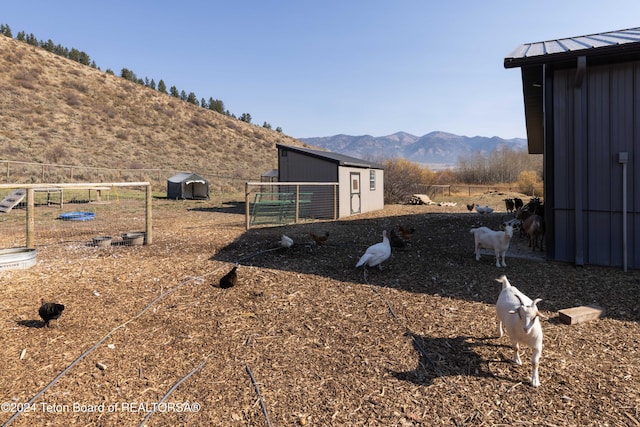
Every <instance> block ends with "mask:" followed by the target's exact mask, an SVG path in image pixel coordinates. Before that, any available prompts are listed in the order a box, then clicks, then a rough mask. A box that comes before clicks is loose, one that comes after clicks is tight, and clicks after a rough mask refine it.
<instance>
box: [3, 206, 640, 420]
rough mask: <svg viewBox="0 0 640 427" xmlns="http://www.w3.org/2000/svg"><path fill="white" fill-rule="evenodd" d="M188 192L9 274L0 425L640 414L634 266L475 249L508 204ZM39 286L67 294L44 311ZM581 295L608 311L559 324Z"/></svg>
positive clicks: (520, 246) (520, 250)
mask: <svg viewBox="0 0 640 427" xmlns="http://www.w3.org/2000/svg"><path fill="white" fill-rule="evenodd" d="M184 207H185V208H184V209H175V208H172V209H163V208H162V206H160V207H158V208H155V210H154V242H153V244H152V245H149V246H113V247H108V248H99V247H95V246H92V245H87V244H86V242H65V243H56V244H47V245H42V246H39V247H38V255H37V256H38V262H37V264H36V265H35V266H33V267H31V268H29V269H27V270H15V271H7V272H3V273H1V276H0V277H1V278H2V286H1V287H0V336H2V346H1V347H0V366H2V369H0V403H2V405H3V406H2V412H0V423H7V425H8V424H11V425H13V426H28V425H29V426H30V425H77V426H112V425H139V424H140V423H145V425H148V426H175V425H226V426H234V425H237V426H266V425H273V426H285V425H301V426H305V425H306V426H331V425H335V426H434V425H447V426H448V425H454V426H462V425H473V426H480V425H486V426H496V425H510V426H511V425H536V426H638V425H640V385H639V383H640V373H639V372H640V371H639V370H638V366H639V363H640V308H639V304H640V273H639V272H637V271H630V272H626V273H625V272H623V271H622V270H621V269H615V268H604V267H595V266H585V267H576V266H573V265H567V264H561V263H554V262H548V261H545V260H544V256H543V254H540V253H535V254H534V253H531V251H530V249H529V248H528V247H527V243H526V239H524V238H521V237H519V236H516V237H514V239H513V241H512V247H511V249H510V250H509V252H508V253H507V265H508V266H507V267H506V268H500V269H499V268H497V267H496V266H495V258H494V256H493V254H490V253H488V252H487V253H486V254H484V255H483V256H482V258H481V260H480V261H476V260H475V257H474V255H473V236H471V234H470V233H469V229H470V228H471V227H474V226H478V225H487V226H490V227H492V228H496V227H497V226H498V225H499V223H500V221H501V217H502V216H501V215H500V214H498V213H494V214H491V215H482V216H481V215H478V214H475V213H469V212H466V211H462V210H459V209H455V208H445V207H440V206H423V205H407V206H404V205H393V206H387V207H385V209H384V210H383V211H381V212H376V213H373V214H365V215H360V216H356V217H353V218H350V219H348V220H341V221H328V222H315V223H305V224H298V225H287V226H283V227H264V228H258V229H252V230H249V231H245V230H244V217H243V215H242V206H238V207H229V208H228V209H226V208H224V207H222V208H219V207H212V208H211V209H189V204H188V203H185V204H184ZM398 225H403V226H404V227H410V228H415V233H414V234H413V235H412V236H411V238H410V239H409V240H408V242H407V244H406V246H405V247H404V248H399V249H394V250H393V254H392V256H391V258H390V259H389V260H388V261H387V262H385V263H384V269H383V270H382V271H380V270H378V269H369V270H368V271H367V274H366V275H365V274H364V271H363V270H362V269H356V268H355V267H354V266H355V264H356V262H357V260H358V258H359V257H360V255H361V254H362V253H363V252H364V250H365V249H366V248H367V247H368V246H369V245H371V244H374V243H377V242H378V241H380V240H381V236H382V230H383V229H391V228H393V227H397V226H398ZM327 231H328V232H329V236H330V237H329V239H328V241H327V243H326V244H325V245H322V246H318V245H316V244H315V243H313V241H312V240H311V238H310V237H309V233H310V232H314V233H316V234H324V233H325V232H327ZM282 234H286V235H288V236H290V237H291V238H292V239H293V240H294V242H295V244H294V246H293V247H292V248H290V249H284V248H279V240H280V236H281V235H282ZM234 265H238V266H239V267H238V270H237V271H238V284H237V285H236V286H234V287H232V288H230V289H220V288H219V287H218V280H219V279H220V277H222V276H223V275H224V274H226V273H227V272H228V271H229V270H230V269H231V267H232V266H234ZM500 274H506V275H507V277H508V278H509V280H510V281H511V283H512V284H513V285H514V286H517V287H518V288H519V289H521V290H522V291H523V292H525V293H526V294H527V295H529V296H530V297H532V298H536V297H540V298H542V299H543V301H542V302H541V303H540V304H539V308H540V309H541V310H542V311H543V313H544V314H546V315H547V316H548V317H549V319H548V320H546V321H544V322H543V330H544V333H545V339H544V345H545V347H544V350H543V353H542V359H541V365H540V380H541V386H540V387H539V388H534V387H532V386H531V385H530V377H531V362H530V357H531V351H530V349H524V350H523V351H522V353H523V357H522V359H523V365H522V366H517V365H515V364H513V363H512V362H511V361H510V360H511V358H512V357H513V351H512V349H511V348H510V345H509V340H508V338H507V337H506V336H505V337H503V338H500V339H498V338H496V337H495V335H496V322H495V307H494V304H495V300H496V298H497V296H498V293H499V291H500V285H499V284H498V283H497V282H496V281H495V280H494V279H495V278H497V277H498V276H499V275H500ZM41 299H46V300H52V301H56V302H59V303H62V304H64V305H65V310H64V313H63V315H62V316H61V317H60V319H58V320H55V321H52V326H51V327H50V328H44V327H41V322H40V319H39V317H38V307H39V305H40V301H41ZM588 304H597V305H599V306H601V307H603V308H604V309H605V310H606V315H605V317H603V318H601V319H599V320H595V321H590V322H586V323H580V324H576V325H571V326H569V325H565V324H562V323H560V322H559V320H558V313H557V312H558V310H560V309H563V308H569V307H574V306H579V305H588ZM249 373H251V375H250V374H249ZM27 402H31V403H30V405H28V407H27V405H25V404H26V403H27ZM159 402H161V403H159ZM19 408H21V409H24V410H23V411H22V412H21V413H19V414H18V415H16V410H18V409H19ZM12 416H13V418H12Z"/></svg>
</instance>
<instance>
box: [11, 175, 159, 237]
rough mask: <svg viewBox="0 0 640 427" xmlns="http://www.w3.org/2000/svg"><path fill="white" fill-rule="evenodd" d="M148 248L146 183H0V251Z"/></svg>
mask: <svg viewBox="0 0 640 427" xmlns="http://www.w3.org/2000/svg"><path fill="white" fill-rule="evenodd" d="M63 242H64V243H70V244H75V245H79V246H87V245H95V246H105V245H118V244H127V245H128V244H150V243H151V242H152V230H151V191H150V185H149V183H148V182H129V183H56V184H47V185H44V186H40V185H39V184H0V248H21V247H25V248H34V247H35V246H36V245H48V244H57V243H63Z"/></svg>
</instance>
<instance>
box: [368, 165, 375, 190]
mask: <svg viewBox="0 0 640 427" xmlns="http://www.w3.org/2000/svg"><path fill="white" fill-rule="evenodd" d="M369 190H371V191H376V171H374V170H370V171H369Z"/></svg>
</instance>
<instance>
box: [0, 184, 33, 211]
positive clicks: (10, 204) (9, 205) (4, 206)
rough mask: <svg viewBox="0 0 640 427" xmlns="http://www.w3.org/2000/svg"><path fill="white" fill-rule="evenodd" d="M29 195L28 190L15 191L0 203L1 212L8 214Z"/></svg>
mask: <svg viewBox="0 0 640 427" xmlns="http://www.w3.org/2000/svg"><path fill="white" fill-rule="evenodd" d="M26 195H27V190H25V189H24V188H19V189H17V190H13V191H12V192H11V193H9V195H8V196H7V197H5V198H4V199H3V200H2V201H1V202H0V212H4V213H8V212H10V211H11V209H13V208H14V207H15V206H16V205H17V204H18V203H20V202H21V201H22V199H24V196H26Z"/></svg>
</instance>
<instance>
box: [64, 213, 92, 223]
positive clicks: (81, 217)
mask: <svg viewBox="0 0 640 427" xmlns="http://www.w3.org/2000/svg"><path fill="white" fill-rule="evenodd" d="M95 217H96V214H95V213H93V212H66V213H63V214H60V217H59V218H60V219H61V220H63V221H90V220H92V219H94V218H95Z"/></svg>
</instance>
